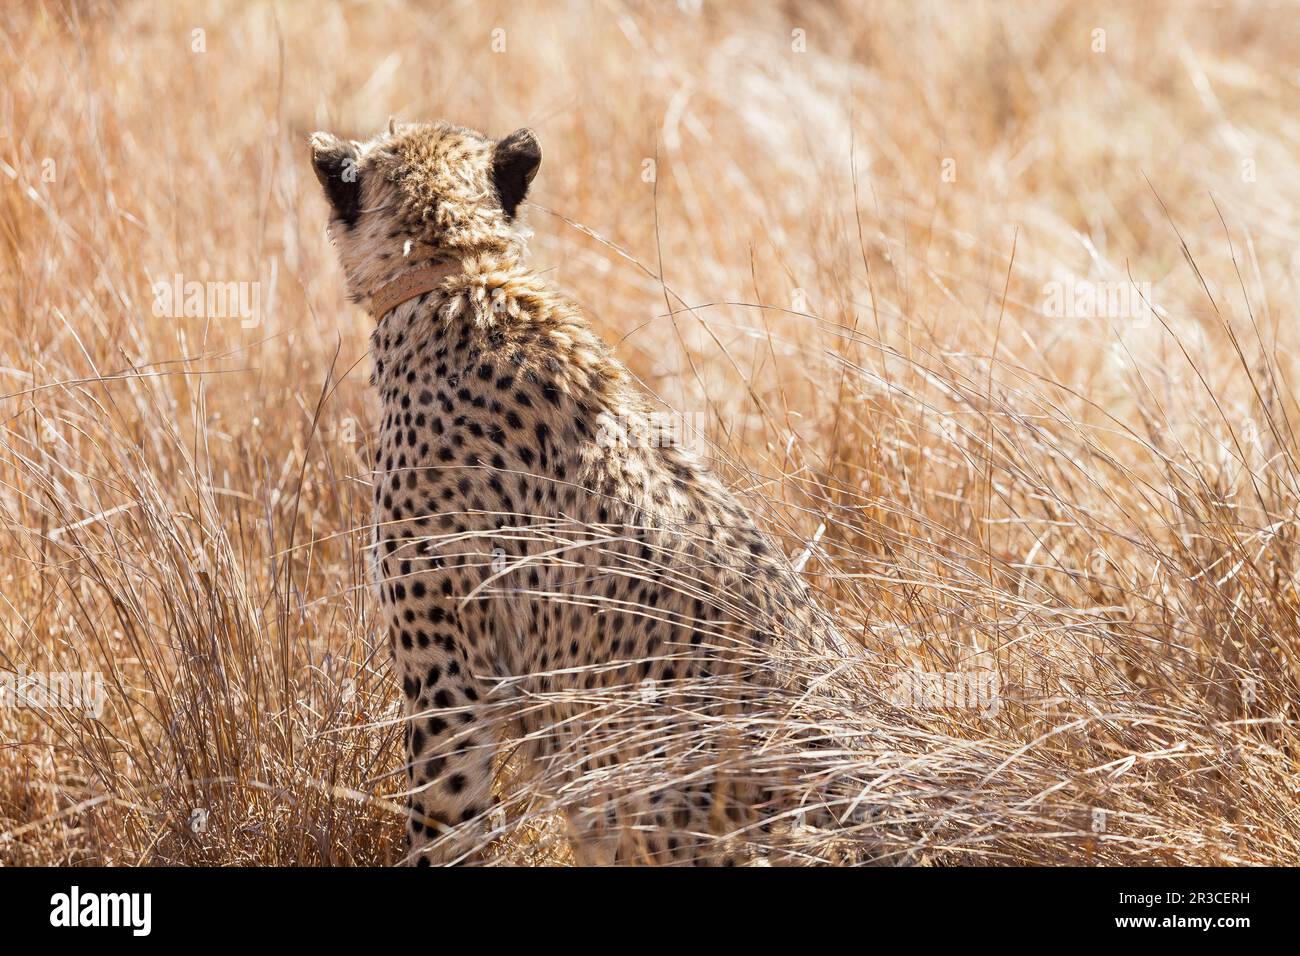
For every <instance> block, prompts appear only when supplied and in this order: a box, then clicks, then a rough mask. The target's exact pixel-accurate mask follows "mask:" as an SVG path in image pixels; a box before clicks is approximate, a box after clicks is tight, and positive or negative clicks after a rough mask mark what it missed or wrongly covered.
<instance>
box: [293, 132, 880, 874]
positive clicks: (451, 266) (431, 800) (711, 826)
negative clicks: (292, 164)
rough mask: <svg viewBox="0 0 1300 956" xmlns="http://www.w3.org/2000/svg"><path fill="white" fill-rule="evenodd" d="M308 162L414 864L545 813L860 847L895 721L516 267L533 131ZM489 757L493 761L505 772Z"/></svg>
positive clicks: (722, 841) (466, 848)
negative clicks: (873, 722) (348, 348)
mask: <svg viewBox="0 0 1300 956" xmlns="http://www.w3.org/2000/svg"><path fill="white" fill-rule="evenodd" d="M311 147H312V159H313V165H314V167H315V171H316V174H317V176H318V178H319V179H320V181H321V184H322V187H323V189H324V193H325V196H326V199H327V200H328V202H329V205H330V208H331V221H330V227H329V228H330V234H331V238H332V240H333V242H334V244H335V246H336V248H337V250H338V254H339V258H340V261H341V264H342V266H343V270H344V272H345V274H346V278H347V283H348V289H349V293H350V295H351V298H352V299H353V300H354V301H355V302H357V303H359V304H361V305H363V306H365V307H367V308H368V309H369V310H370V311H371V312H372V313H373V314H374V318H375V320H376V324H375V327H374V331H373V333H372V336H371V346H372V360H373V376H372V384H373V385H374V387H375V389H376V390H377V392H378V395H379V398H380V401H381V416H382V417H381V422H380V425H379V435H378V441H377V443H376V445H375V447H376V448H377V453H376V456H375V460H374V461H373V480H374V499H375V509H376V516H375V528H376V530H375V538H374V549H375V551H374V566H375V575H376V585H377V588H378V594H379V600H380V605H381V614H382V619H383V620H384V622H385V624H386V628H387V635H388V638H389V641H390V643H391V647H392V652H393V659H394V666H395V669H396V672H397V676H398V678H399V679H400V681H401V685H402V691H403V696H404V700H405V715H406V752H407V758H408V759H407V766H406V773H407V778H408V787H407V795H408V797H409V803H410V808H411V813H410V821H409V838H410V854H409V857H408V860H409V861H414V862H418V863H419V864H422V865H427V864H429V863H432V862H469V861H483V860H490V859H491V858H492V846H493V842H494V841H495V840H498V839H501V838H503V837H508V835H509V834H510V833H511V832H514V831H516V830H517V829H518V828H519V826H520V824H521V823H526V822H527V821H529V820H531V819H532V818H534V817H535V816H537V815H539V814H543V813H546V814H551V813H555V812H556V811H559V812H560V813H562V815H563V816H564V818H565V819H566V823H567V826H566V833H567V835H568V838H569V840H570V842H571V846H572V850H573V855H574V857H575V858H576V859H577V860H578V861H579V862H591V863H701V862H715V861H716V862H729V861H739V860H746V859H758V858H765V859H768V860H776V861H779V862H794V861H802V860H807V861H815V860H826V859H828V858H838V859H855V860H862V859H879V858H881V857H882V856H885V855H886V852H885V850H883V849H882V847H883V846H884V845H885V842H886V835H887V834H888V833H889V832H890V830H891V827H892V826H893V824H891V823H890V822H889V821H888V819H887V816H888V815H887V814H885V815H884V816H885V818H884V819H882V817H881V814H880V813H879V810H880V808H881V807H883V806H884V805H885V803H884V801H885V795H884V792H883V791H882V790H879V789H873V788H875V787H876V786H877V783H878V782H879V779H880V778H881V776H882V774H881V772H880V769H879V767H878V766H876V765H875V763H874V761H875V759H876V758H875V757H874V756H873V754H872V748H871V746H870V743H871V741H870V734H869V733H868V732H866V731H864V729H863V728H864V727H869V726H870V724H869V723H866V722H864V720H863V715H864V714H875V715H879V719H882V720H883V719H890V720H894V721H897V720H899V719H900V718H899V716H898V715H897V714H891V713H890V712H889V709H888V707H887V705H886V704H885V702H884V701H883V700H882V699H881V697H880V696H879V695H878V694H877V693H875V692H873V691H872V690H871V689H870V688H869V687H868V686H866V685H865V684H864V682H862V681H861V680H860V679H859V680H855V679H854V672H853V669H852V667H851V666H845V665H844V663H843V658H844V656H845V655H846V654H848V653H849V652H848V651H847V650H846V648H847V647H848V645H847V644H846V642H845V641H844V640H843V639H842V638H841V637H840V636H839V635H838V634H837V633H836V631H835V628H834V627H833V626H832V625H831V624H830V623H829V622H828V621H827V620H826V618H825V616H824V615H823V614H822V613H821V611H820V610H819V609H818V607H817V605H816V603H815V602H814V600H813V598H812V596H811V595H810V593H809V591H808V589H807V588H806V586H805V585H804V583H803V581H802V580H801V579H800V577H799V575H798V574H797V573H796V572H795V570H794V569H793V568H792V566H791V565H790V563H789V561H788V560H787V558H786V556H785V553H784V551H783V549H782V548H781V547H780V546H779V545H777V544H775V543H774V541H773V539H772V538H770V537H769V536H768V535H766V534H764V533H763V532H762V531H760V530H759V529H758V528H757V527H756V526H755V524H754V522H753V521H752V520H751V518H750V517H749V515H748V513H747V512H746V510H745V509H744V508H743V507H742V506H741V505H740V504H739V503H738V501H737V499H736V498H735V497H733V495H732V494H731V493H730V492H729V491H728V490H727V489H726V488H724V487H723V485H722V484H721V483H720V482H719V481H718V480H717V479H716V478H715V477H714V476H713V474H711V472H710V471H709V469H708V468H707V467H706V466H705V465H704V464H703V463H702V462H701V461H700V460H698V459H697V458H696V457H694V456H693V455H692V454H690V453H689V452H688V451H687V450H686V449H684V448H682V447H680V446H679V445H675V444H671V443H659V442H654V441H648V440H646V439H647V437H648V436H647V435H646V434H645V426H646V423H647V422H649V421H650V418H649V416H650V411H651V406H650V404H649V402H648V401H647V399H646V398H645V397H644V396H643V395H642V393H641V392H640V390H639V389H638V387H637V386H636V385H635V383H634V382H633V380H632V379H631V377H630V376H629V374H628V372H627V371H626V370H625V369H624V367H623V365H622V364H621V363H620V362H619V361H618V360H617V359H616V358H615V357H614V355H613V354H612V352H611V351H610V349H609V348H608V347H607V346H606V345H605V344H604V343H603V342H602V341H601V340H600V339H599V338H598V337H597V335H596V334H595V333H594V332H593V331H592V329H591V328H590V327H589V325H588V323H587V321H586V320H585V319H584V317H583V316H582V314H581V313H580V311H579V310H578V309H577V308H576V307H575V306H574V304H573V303H572V302H570V301H569V300H568V299H566V298H565V297H564V296H563V295H562V294H561V293H560V292H559V291H557V290H556V289H554V288H552V286H551V285H550V284H548V283H547V282H546V281H545V280H544V279H543V278H542V277H541V276H539V275H538V274H537V273H536V272H534V271H532V270H530V268H529V267H528V265H527V264H526V262H525V248H524V236H523V233H522V232H521V230H520V228H519V214H520V211H521V205H522V203H523V200H524V198H525V196H526V194H527V191H528V188H529V186H530V184H531V182H532V181H533V178H534V176H535V175H536V174H537V171H538V168H539V165H540V162H541V150H540V146H539V144H538V140H537V137H536V136H535V135H534V134H533V133H532V132H531V131H529V130H520V131H518V132H516V133H514V134H512V135H510V136H508V137H506V138H504V139H502V140H499V141H493V140H492V139H489V138H487V137H485V136H483V135H481V134H479V133H477V132H474V131H472V130H469V129H464V128H459V127H455V126H451V125H448V124H445V123H438V124H431V125H424V124H409V125H408V124H399V125H390V127H389V129H388V130H387V131H386V132H384V133H382V134H380V135H378V136H376V137H374V138H373V139H370V140H368V141H365V142H355V141H347V140H343V139H340V138H338V137H335V136H332V135H329V134H326V133H317V134H315V135H314V136H313V137H312V141H311ZM503 766H504V767H506V768H508V770H509V772H507V773H504V774H503V773H502V772H501V771H502V768H503Z"/></svg>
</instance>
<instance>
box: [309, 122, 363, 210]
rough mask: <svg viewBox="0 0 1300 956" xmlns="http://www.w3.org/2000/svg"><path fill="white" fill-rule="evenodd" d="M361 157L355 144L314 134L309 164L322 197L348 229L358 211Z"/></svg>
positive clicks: (334, 137) (326, 134)
mask: <svg viewBox="0 0 1300 956" xmlns="http://www.w3.org/2000/svg"><path fill="white" fill-rule="evenodd" d="M359 158H360V154H359V153H358V152H357V147H356V145H355V144H354V143H350V142H348V141H347V140H345V139H339V138H338V137H337V136H334V135H332V134H330V133H313V134H312V137H311V164H312V168H313V169H314V170H315V171H316V178H317V179H319V180H320V184H321V188H322V189H324V190H325V198H326V199H328V200H329V202H330V205H331V206H332V207H333V208H334V216H335V218H337V219H341V220H343V222H344V223H346V224H347V227H348V228H349V229H351V228H352V227H353V226H355V225H356V223H357V215H358V214H359V213H360V211H361V176H360V172H359V171H358V169H357V161H358V159H359Z"/></svg>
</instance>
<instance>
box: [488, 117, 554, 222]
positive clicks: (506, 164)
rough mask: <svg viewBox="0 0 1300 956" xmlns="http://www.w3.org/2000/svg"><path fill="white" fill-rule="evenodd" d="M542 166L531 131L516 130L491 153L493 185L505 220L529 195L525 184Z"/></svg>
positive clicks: (534, 134)
mask: <svg viewBox="0 0 1300 956" xmlns="http://www.w3.org/2000/svg"><path fill="white" fill-rule="evenodd" d="M541 164H542V144H541V143H539V142H537V134H536V133H534V132H533V131H532V130H530V129H518V130H515V131H514V132H513V133H511V134H510V135H509V136H507V137H506V138H505V139H503V140H501V142H499V143H497V145H496V148H495V149H494V150H493V151H492V183H493V185H495V186H496V188H497V195H498V196H500V197H501V208H502V209H504V210H505V213H506V218H507V219H514V218H515V212H516V211H517V210H518V209H519V204H520V203H521V202H523V201H524V196H525V195H527V193H528V184H529V183H531V182H532V181H533V177H534V176H536V175H537V167H538V166H540V165H541Z"/></svg>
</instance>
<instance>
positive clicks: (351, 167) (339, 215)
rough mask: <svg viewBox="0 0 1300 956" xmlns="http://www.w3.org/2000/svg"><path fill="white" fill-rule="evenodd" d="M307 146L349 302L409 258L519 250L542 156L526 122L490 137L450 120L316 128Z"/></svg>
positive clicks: (411, 262)
mask: <svg viewBox="0 0 1300 956" xmlns="http://www.w3.org/2000/svg"><path fill="white" fill-rule="evenodd" d="M311 152H312V165H313V167H314V168H315V170H316V178H317V179H319V180H320V183H321V187H322V188H323V189H324V190H325V197H326V199H328V200H329V204H330V225H329V232H330V238H331V239H332V240H333V242H334V245H335V246H336V247H337V249H338V252H339V259H340V261H341V262H342V264H343V271H344V273H345V274H346V275H347V279H348V289H349V292H350V293H351V296H352V298H353V300H354V301H358V302H360V301H364V300H365V299H366V297H367V296H369V295H370V294H371V293H372V292H374V291H375V289H377V288H378V287H379V286H381V285H383V284H384V283H385V282H387V281H389V280H390V279H392V278H393V277H395V276H397V275H399V274H400V273H402V272H405V271H406V270H408V269H410V268H413V267H415V266H419V265H423V264H426V263H429V262H433V261H441V260H445V259H449V258H465V257H468V256H480V255H496V256H518V255H519V254H521V252H522V247H523V236H522V233H521V231H520V229H519V225H518V222H517V219H516V217H517V214H518V212H519V205H520V203H522V202H523V199H524V195H525V194H526V193H527V192H528V186H529V184H530V183H531V182H532V180H533V177H534V176H535V175H536V174H537V167H538V166H539V165H540V164H541V161H542V151H541V147H540V145H539V144H538V142H537V137H536V136H535V135H534V134H533V131H532V130H529V129H521V130H518V131H516V132H514V133H511V134H510V135H509V136H507V137H506V138H505V139H502V140H498V141H494V140H491V139H489V138H488V137H486V136H484V135H482V134H481V133H477V132H475V131H474V130H470V129H464V128H462V127H458V126H452V125H451V124H449V123H427V124H426V123H400V124H393V123H390V124H389V127H388V131H387V132H385V133H381V134H380V135H378V136H375V137H373V138H371V139H369V140H367V141H366V142H364V143H362V142H357V141H355V140H345V139H340V138H339V137H337V136H334V135H333V134H331V133H314V134H312V137H311Z"/></svg>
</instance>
